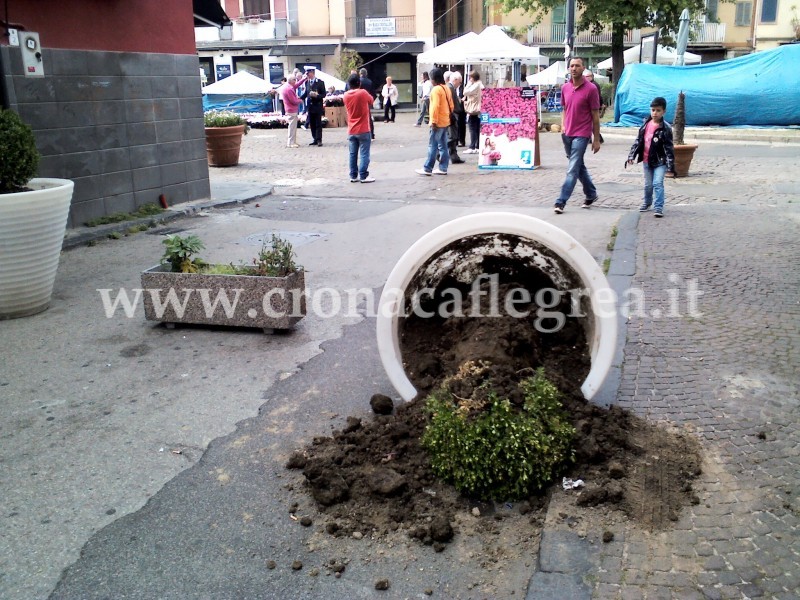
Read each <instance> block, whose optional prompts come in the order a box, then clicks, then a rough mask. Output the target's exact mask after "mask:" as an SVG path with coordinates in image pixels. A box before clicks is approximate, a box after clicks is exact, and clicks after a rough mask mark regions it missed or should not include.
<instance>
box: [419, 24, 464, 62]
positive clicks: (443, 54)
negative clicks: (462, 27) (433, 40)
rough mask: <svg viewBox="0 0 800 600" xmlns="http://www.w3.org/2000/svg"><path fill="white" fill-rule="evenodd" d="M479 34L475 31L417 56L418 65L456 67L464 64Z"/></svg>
mask: <svg viewBox="0 0 800 600" xmlns="http://www.w3.org/2000/svg"><path fill="white" fill-rule="evenodd" d="M477 37H478V34H477V33H475V32H474V31H470V32H468V33H465V34H464V35H462V36H460V37H457V38H455V39H452V40H450V41H449V42H445V43H444V44H441V45H439V46H436V47H435V48H433V49H432V50H428V51H427V52H423V53H422V54H418V55H417V64H421V65H455V64H463V62H464V56H466V53H467V52H468V51H469V49H471V48H473V47H474V44H475V40H476V39H477Z"/></svg>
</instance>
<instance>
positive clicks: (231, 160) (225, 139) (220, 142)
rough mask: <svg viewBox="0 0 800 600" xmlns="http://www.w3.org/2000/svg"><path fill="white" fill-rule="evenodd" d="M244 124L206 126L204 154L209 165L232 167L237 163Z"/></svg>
mask: <svg viewBox="0 0 800 600" xmlns="http://www.w3.org/2000/svg"><path fill="white" fill-rule="evenodd" d="M245 127H246V125H234V126H233V127H206V154H208V165H209V166H211V167H233V166H236V165H238V164H239V150H240V148H241V147H242V135H243V134H244V129H245Z"/></svg>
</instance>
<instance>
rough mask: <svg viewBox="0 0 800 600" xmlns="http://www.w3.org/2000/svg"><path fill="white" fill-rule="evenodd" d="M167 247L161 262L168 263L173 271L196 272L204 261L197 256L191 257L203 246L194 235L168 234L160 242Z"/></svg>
mask: <svg viewBox="0 0 800 600" xmlns="http://www.w3.org/2000/svg"><path fill="white" fill-rule="evenodd" d="M162 243H163V244H164V245H165V246H166V247H167V249H166V250H165V251H164V256H163V257H162V258H161V264H168V265H170V269H171V271H172V272H173V273H197V271H198V268H199V267H200V266H202V265H204V264H205V263H204V262H203V261H202V260H201V259H199V258H192V256H194V255H195V254H197V253H198V252H200V250H202V249H203V248H205V246H204V245H203V242H202V241H201V240H200V238H199V237H197V236H196V235H187V236H186V237H181V236H180V235H177V234H175V235H168V236H167V237H166V239H165V240H163V242H162Z"/></svg>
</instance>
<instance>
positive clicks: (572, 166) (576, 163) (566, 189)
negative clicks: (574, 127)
mask: <svg viewBox="0 0 800 600" xmlns="http://www.w3.org/2000/svg"><path fill="white" fill-rule="evenodd" d="M561 141H562V142H563V144H564V152H566V153H567V158H568V159H569V166H567V177H566V178H565V179H564V183H563V184H562V186H561V194H560V195H559V196H558V200H556V204H557V205H558V206H562V207H563V206H564V205H565V204H566V203H567V200H569V197H570V196H571V195H572V191H573V190H574V189H575V185H576V184H577V183H578V181H580V182H581V185H582V186H583V193H584V194H585V195H586V199H587V200H594V199H595V198H596V197H597V188H596V187H595V186H594V183H592V178H591V177H590V176H589V171H588V169H587V168H586V165H584V164H583V155H584V154H586V148H587V147H588V146H589V142H590V141H591V139H590V138H587V137H572V136H569V135H564V134H562V135H561Z"/></svg>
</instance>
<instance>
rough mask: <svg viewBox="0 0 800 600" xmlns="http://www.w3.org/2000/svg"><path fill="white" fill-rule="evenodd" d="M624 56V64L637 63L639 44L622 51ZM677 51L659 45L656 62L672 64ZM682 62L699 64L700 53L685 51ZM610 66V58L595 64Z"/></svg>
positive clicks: (600, 67)
mask: <svg viewBox="0 0 800 600" xmlns="http://www.w3.org/2000/svg"><path fill="white" fill-rule="evenodd" d="M623 55H624V56H625V64H626V65H629V64H631V63H638V62H639V46H633V47H631V48H628V49H627V50H625V52H624V53H623ZM676 56H677V53H676V52H675V50H673V49H672V48H665V47H664V46H659V47H658V50H657V53H656V63H657V64H659V65H674V64H675V58H676ZM683 59H684V63H685V64H687V65H699V64H700V55H699V54H694V53H692V52H687V53H686V54H685V55H684V57H683ZM611 67H612V61H611V59H610V58H607V59H606V60H604V61H602V62H599V63H598V64H597V68H598V69H610V68H611Z"/></svg>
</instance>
